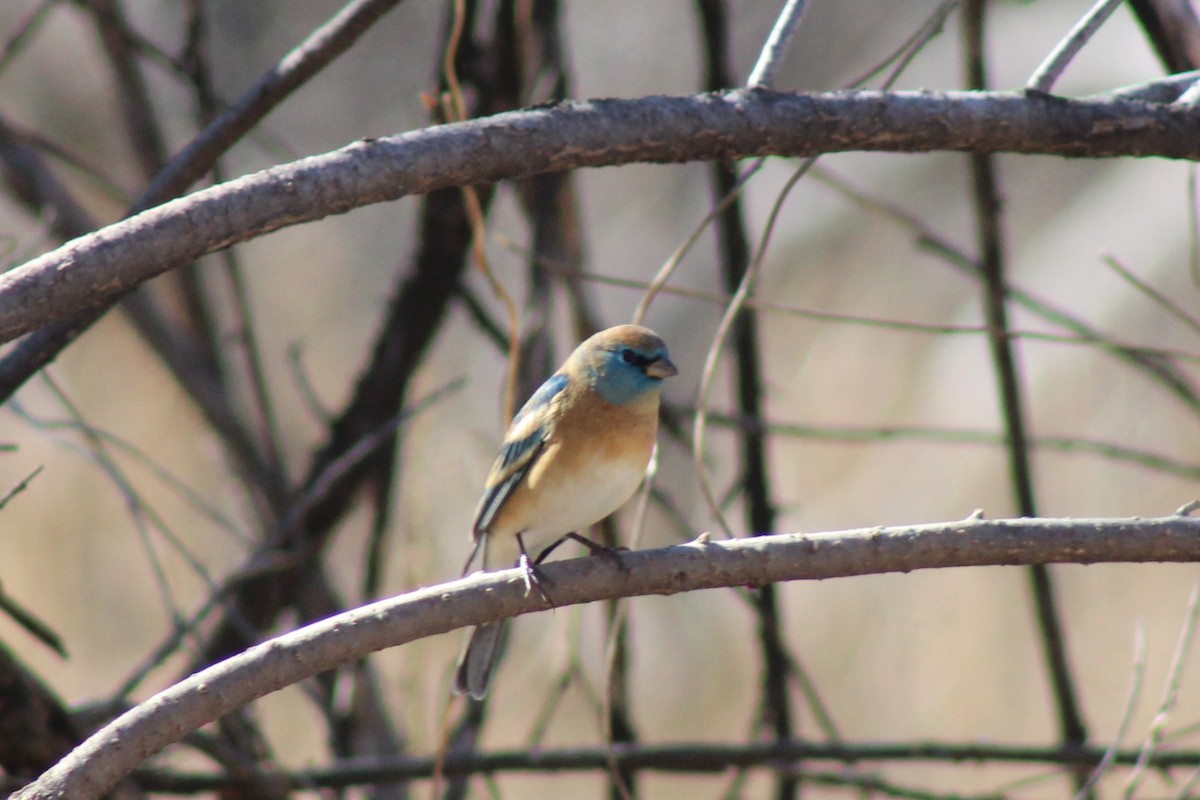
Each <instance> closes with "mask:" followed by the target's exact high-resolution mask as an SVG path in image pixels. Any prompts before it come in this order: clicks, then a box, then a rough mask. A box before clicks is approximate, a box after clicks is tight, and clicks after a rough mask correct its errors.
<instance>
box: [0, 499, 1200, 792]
mask: <svg viewBox="0 0 1200 800" xmlns="http://www.w3.org/2000/svg"><path fill="white" fill-rule="evenodd" d="M616 561H617V560H616V559H608V558H582V559H574V560H571V561H566V562H559V563H552V564H547V565H544V566H543V567H542V569H543V570H544V574H543V580H544V581H545V583H546V585H547V586H552V587H554V589H553V594H554V600H555V603H556V604H557V605H559V606H566V605H575V604H579V603H587V602H593V601H596V600H607V599H612V598H615V597H634V596H640V595H649V594H659V595H668V594H676V593H679V592H685V591H695V590H697V589H716V588H727V587H738V586H763V585H766V584H769V583H774V582H778V581H789V580H814V579H823V578H834V577H844V576H849V575H868V574H875V573H884V572H909V571H911V570H915V569H929V568H935V567H964V566H989V565H990V566H995V565H1018V564H1040V563H1076V564H1092V563H1097V562H1159V561H1173V562H1191V561H1200V520H1197V519H1192V518H1189V517H1184V516H1178V515H1176V516H1170V517H1163V518H1158V519H1108V520H1099V519H1093V520H1052V519H1016V520H996V521H993V520H983V519H977V518H971V519H967V520H963V521H960V522H950V523H938V524H928V525H915V526H907V527H892V528H883V527H880V528H868V529H862V530H854V531H844V532H838V533H823V534H781V535H776V536H756V537H749V538H744V539H734V540H728V541H719V542H710V541H707V540H706V539H701V540H697V541H695V542H692V543H689V544H686V545H678V546H675V547H667V548H662V549H657V550H641V551H634V552H628V553H622V554H621V555H620V558H619V562H620V563H616ZM546 608H547V603H546V601H545V600H544V598H543V597H542V596H541V595H540V594H539V593H537V592H532V593H527V591H526V589H525V583H524V573H523V572H522V571H521V570H519V569H511V570H503V571H498V572H491V573H479V574H475V575H472V576H470V577H467V578H463V579H461V580H457V581H453V582H451V583H445V584H440V585H438V586H431V587H428V588H425V589H419V590H417V591H414V592H410V593H408V594H405V595H402V596H400V597H394V598H391V599H388V600H383V601H380V602H378V603H374V604H372V605H369V606H364V607H362V608H359V609H355V610H353V611H349V612H347V613H345V614H339V615H338V616H336V617H331V618H330V619H326V620H322V621H321V622H317V623H314V624H312V625H308V626H306V627H304V628H301V629H299V630H296V631H293V632H291V633H288V634H284V635H283V636H279V637H277V638H275V639H272V640H270V641H268V642H264V643H262V644H260V645H257V646H255V647H252V648H250V649H249V650H246V651H245V652H243V653H239V654H238V655H236V656H234V657H232V658H230V659H228V660H227V661H223V662H221V663H220V664H216V665H214V666H212V667H209V668H208V669H205V670H202V671H201V672H198V673H196V674H195V675H192V676H191V677H189V678H187V679H185V680H183V681H181V682H180V683H178V684H176V685H174V686H172V687H170V688H168V689H166V690H164V691H162V692H160V693H159V694H157V695H155V696H154V697H152V698H150V699H149V700H147V701H146V702H144V703H142V704H141V705H139V706H137V707H136V708H134V709H132V710H131V711H129V712H127V713H126V714H123V715H122V716H120V717H118V718H117V719H116V720H114V721H113V722H111V723H110V724H109V725H107V726H105V727H104V728H102V729H101V730H99V731H98V732H97V733H96V734H94V735H93V736H92V737H91V738H89V739H88V740H87V741H86V742H84V743H83V744H82V745H80V746H79V747H78V748H76V749H75V750H74V751H73V752H72V753H71V754H70V755H68V756H67V757H66V758H64V759H63V760H62V761H61V762H59V763H58V764H57V765H55V766H54V767H53V768H51V769H50V770H49V771H47V772H46V773H45V774H43V775H42V776H41V777H40V778H39V779H38V780H37V781H35V782H34V783H32V784H30V785H29V786H27V787H26V788H24V789H23V790H21V791H20V792H18V793H16V794H15V795H13V797H14V798H15V800H33V799H34V798H39V799H45V800H49V798H54V797H70V798H72V800H91V799H92V798H98V797H100V796H101V795H103V794H104V793H105V792H106V791H107V790H108V789H110V788H111V787H112V786H113V785H115V784H116V782H117V781H119V780H120V779H121V778H122V777H123V776H125V775H127V774H129V772H130V771H131V770H133V769H134V768H135V767H137V766H138V765H139V764H140V763H142V762H143V761H144V760H145V759H146V758H148V757H150V756H151V755H153V754H154V753H157V752H158V751H160V750H162V749H163V748H164V747H166V746H167V745H169V744H171V743H173V742H176V741H178V740H179V739H181V738H182V737H183V736H185V735H186V734H187V733H189V732H190V731H192V730H195V729H196V728H198V727H199V726H201V725H203V724H206V723H208V722H211V721H212V720H214V719H217V718H218V717H220V716H222V715H223V714H226V713H228V712H230V711H232V710H234V709H236V708H239V707H241V706H242V705H245V704H246V703H248V702H250V701H252V700H254V699H256V698H259V697H262V696H263V695H266V694H268V693H270V692H274V691H277V690H279V689H282V688H284V687H285V686H288V685H291V684H293V683H296V682H297V681H300V680H303V679H305V678H309V677H312V676H313V675H316V674H318V673H320V672H324V671H326V670H329V669H332V668H334V667H336V666H338V665H340V664H345V663H348V662H350V661H353V660H355V659H357V658H361V657H362V656H364V655H366V654H368V653H371V652H374V651H376V650H381V649H383V648H385V647H394V646H396V645H399V644H404V643H406V642H410V641H413V640H415V639H420V638H423V637H426V636H433V635H435V634H439V633H445V632H447V631H451V630H454V629H455V628H461V627H465V626H467V625H476V624H478V623H481V622H486V621H490V620H495V619H499V618H501V617H506V616H514V615H519V614H528V613H531V612H534V611H543V610H546Z"/></svg>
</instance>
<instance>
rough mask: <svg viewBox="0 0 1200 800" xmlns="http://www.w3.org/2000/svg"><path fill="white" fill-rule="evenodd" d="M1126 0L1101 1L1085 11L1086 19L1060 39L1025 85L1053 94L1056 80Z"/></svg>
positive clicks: (1027, 87)
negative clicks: (1052, 90)
mask: <svg viewBox="0 0 1200 800" xmlns="http://www.w3.org/2000/svg"><path fill="white" fill-rule="evenodd" d="M1122 1H1123V0H1097V2H1096V4H1095V5H1094V6H1092V8H1091V10H1090V11H1088V13H1086V14H1084V16H1083V19H1081V20H1079V22H1076V23H1075V27H1073V28H1071V31H1070V33H1068V34H1067V35H1066V38H1064V39H1063V40H1062V41H1061V42H1059V43H1058V45H1057V46H1055V48H1054V49H1053V50H1051V51H1050V55H1048V56H1046V60H1045V61H1043V62H1042V63H1041V64H1040V65H1039V66H1038V68H1037V69H1036V70H1034V72H1033V75H1031V76H1030V77H1029V80H1028V81H1026V83H1025V88H1026V89H1028V90H1030V91H1033V92H1042V93H1043V94H1049V93H1050V89H1051V88H1053V87H1054V83H1055V81H1057V80H1058V77H1059V76H1060V75H1062V73H1063V70H1065V69H1066V68H1067V64H1069V63H1071V59H1073V58H1074V57H1075V55H1076V54H1077V53H1078V52H1079V51H1080V50H1082V49H1083V46H1084V45H1085V44H1087V43H1088V40H1089V39H1091V38H1092V36H1093V35H1095V33H1096V31H1098V30H1100V26H1101V25H1103V24H1104V22H1105V20H1107V19H1108V17H1109V15H1110V14H1112V12H1114V11H1116V10H1117V6H1119V5H1121V3H1122Z"/></svg>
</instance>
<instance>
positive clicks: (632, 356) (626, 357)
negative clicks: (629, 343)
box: [621, 347, 638, 364]
mask: <svg viewBox="0 0 1200 800" xmlns="http://www.w3.org/2000/svg"><path fill="white" fill-rule="evenodd" d="M621 360H622V361H624V362H625V363H626V364H636V363H637V362H638V357H637V353H635V352H633V351H632V350H630V349H629V348H628V347H627V348H625V349H624V350H622V351H621Z"/></svg>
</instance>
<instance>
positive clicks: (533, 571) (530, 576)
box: [517, 553, 558, 608]
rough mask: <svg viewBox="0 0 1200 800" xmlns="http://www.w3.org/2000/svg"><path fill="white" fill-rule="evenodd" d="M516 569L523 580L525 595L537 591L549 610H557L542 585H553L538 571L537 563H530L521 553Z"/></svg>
mask: <svg viewBox="0 0 1200 800" xmlns="http://www.w3.org/2000/svg"><path fill="white" fill-rule="evenodd" d="M517 568H518V569H520V570H521V573H522V577H523V578H524V579H525V594H526V595H528V594H529V593H530V592H532V591H533V590H534V589H537V593H538V594H540V595H541V596H542V599H543V600H545V601H546V603H547V604H548V605H549V606H550V607H551V608H558V606H557V605H555V603H554V601H553V600H552V599H550V594H549V593H548V592H547V591H546V587H545V586H544V585H543V584H550V583H553V581H551V580H550V579H549V578H547V577H546V576H545V574H544V573H543V572H542V571H541V570H540V569H538V562H536V561H530V560H529V556H527V555H525V554H524V553H522V554H521V557H520V558H519V559H518V560H517Z"/></svg>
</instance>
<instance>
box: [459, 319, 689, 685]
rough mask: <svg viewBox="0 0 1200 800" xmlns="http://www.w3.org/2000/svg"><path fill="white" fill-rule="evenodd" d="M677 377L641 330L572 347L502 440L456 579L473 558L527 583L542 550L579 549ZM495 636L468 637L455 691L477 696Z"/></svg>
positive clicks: (628, 490)
mask: <svg viewBox="0 0 1200 800" xmlns="http://www.w3.org/2000/svg"><path fill="white" fill-rule="evenodd" d="M677 373H678V370H676V369H675V365H674V364H672V363H671V359H670V357H669V356H668V355H667V346H666V344H665V343H664V342H663V340H662V339H660V338H659V337H658V335H657V334H655V333H654V331H652V330H650V329H648V328H643V327H642V326H640V325H618V326H617V327H615V328H609V329H607V330H603V331H600V332H599V333H597V334H596V335H594V336H592V337H591V338H589V339H587V340H586V341H585V342H583V344H581V345H579V347H577V348H575V352H573V353H571V355H570V357H569V358H568V359H567V360H566V361H565V362H564V363H563V365H562V366H561V367H559V369H558V372H555V373H554V374H553V375H552V376H550V378H549V379H547V380H546V382H545V383H543V384H542V386H541V388H539V389H538V390H537V391H536V392H534V393H533V396H532V397H530V398H529V400H528V401H527V402H526V403H525V405H524V406H522V408H521V410H520V411H518V412H517V415H516V416H515V417H513V421H512V423H511V424H510V425H509V427H508V432H507V433H506V434H505V435H504V443H503V445H502V446H501V448H500V454H499V455H498V456H497V457H496V461H495V463H494V464H493V465H492V471H491V472H490V473H489V474H488V477H487V482H486V484H485V486H484V493H483V497H482V498H481V499H480V501H479V507H478V508H477V509H476V510H475V522H474V524H473V526H472V530H471V540H472V542H473V544H474V547H473V549H472V551H471V556H470V558H468V559H467V565H466V568H465V569H464V571H463V572H464V574H466V572H467V571H469V570H470V568H471V564H472V563H473V562H474V561H475V559H476V557H477V556H478V555H479V553H480V552H481V551H482V553H483V568H484V569H485V570H490V569H498V568H507V567H510V566H514V565H520V566H522V567H523V568H524V569H525V570H526V574H527V576H529V578H528V579H529V580H532V579H535V577H536V576H534V575H533V570H534V568H535V565H536V564H537V563H538V562H539V561H540V560H541V558H543V557H544V556H545V555H547V554H548V553H549V551H550V550H551V549H553V548H554V547H555V546H556V545H557V544H559V543H560V542H561V541H563V539H565V538H579V539H580V540H582V537H580V536H579V534H578V532H579V531H581V530H584V529H586V528H588V527H590V526H591V525H594V524H595V523H597V522H599V521H600V520H602V519H604V518H605V517H607V516H608V515H609V514H611V513H613V512H614V511H616V510H617V509H618V508H620V507H621V506H622V505H623V504H624V503H625V501H626V500H628V499H629V498H630V496H632V495H633V493H634V491H636V490H637V487H638V485H639V484H640V483H641V482H642V478H643V477H644V475H645V473H646V464H647V463H648V462H649V460H650V455H651V453H652V452H653V450H654V441H655V436H656V434H657V431H658V403H659V395H660V393H661V390H662V383H663V379H664V378H669V377H671V376H672V375H675V374H677ZM585 543H587V544H589V545H590V546H591V547H592V549H601V548H600V546H599V545H595V544H594V543H590V542H585ZM531 558H532V561H531ZM503 632H504V621H500V622H490V623H486V624H483V625H480V626H478V627H476V628H475V630H474V631H473V632H472V634H471V638H470V640H469V642H468V644H467V648H466V650H465V651H464V653H463V655H462V658H461V659H460V661H459V664H458V674H457V676H456V678H455V691H457V692H459V693H463V692H466V693H469V694H470V695H471V696H472V697H474V698H476V699H480V698H482V697H483V696H484V694H485V693H486V692H487V687H488V680H489V679H490V677H491V673H492V667H493V666H494V664H495V660H496V656H497V653H498V650H499V646H500V642H501V638H502V634H503Z"/></svg>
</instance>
